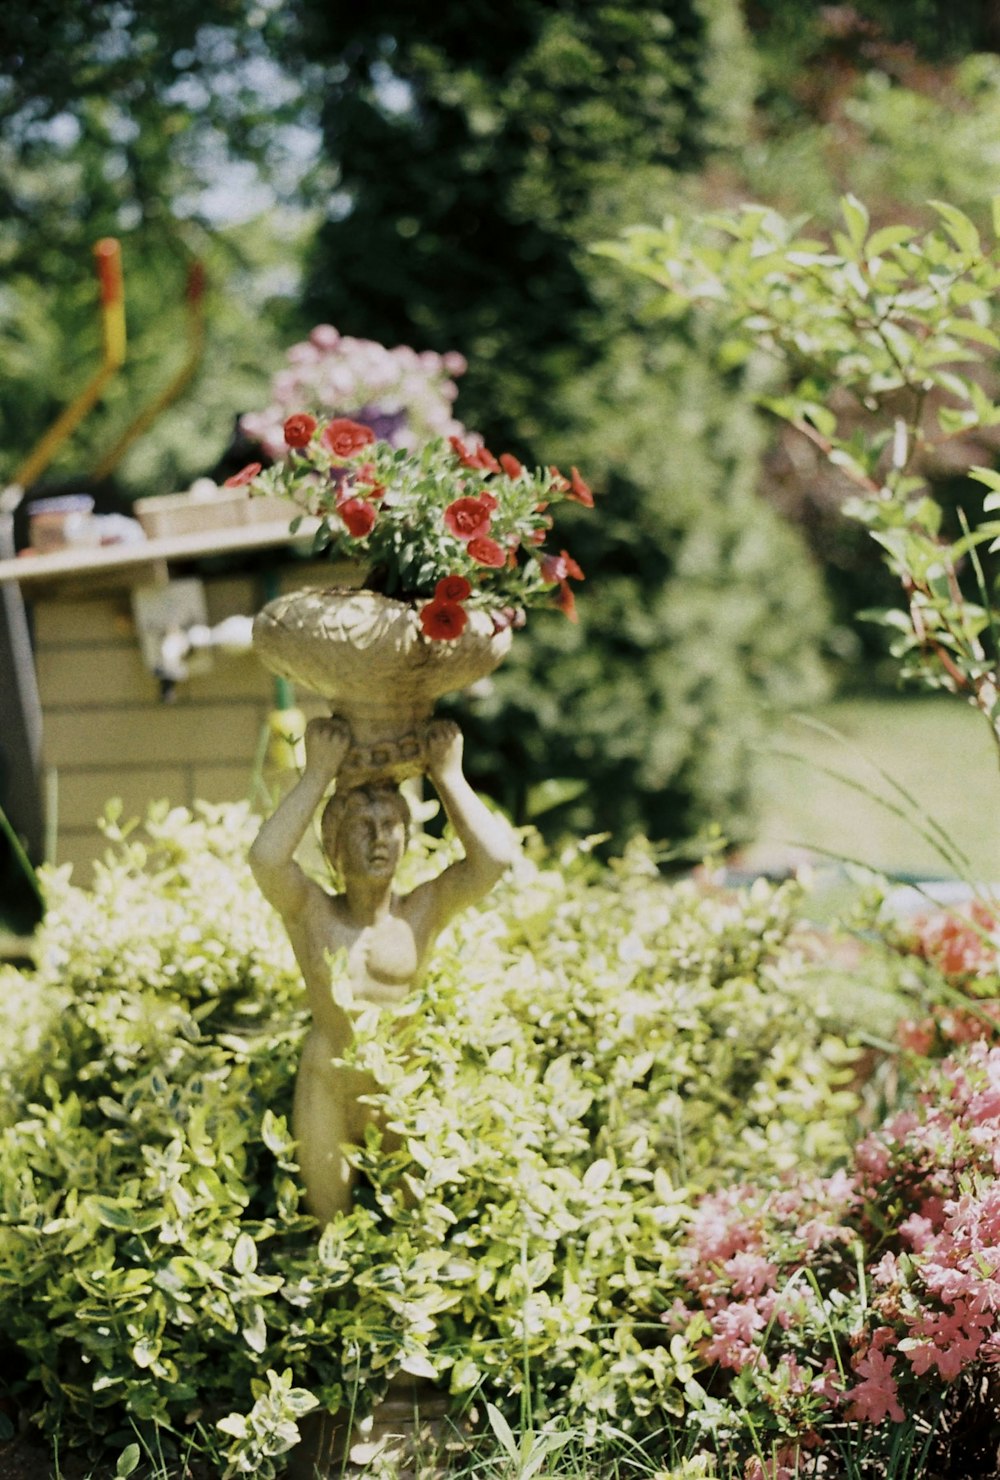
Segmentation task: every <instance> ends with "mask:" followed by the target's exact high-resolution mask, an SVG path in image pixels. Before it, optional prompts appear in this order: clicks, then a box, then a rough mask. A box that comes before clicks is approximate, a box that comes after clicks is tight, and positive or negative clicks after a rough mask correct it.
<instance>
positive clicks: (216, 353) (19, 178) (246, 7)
mask: <svg viewBox="0 0 1000 1480" xmlns="http://www.w3.org/2000/svg"><path fill="white" fill-rule="evenodd" d="M279 21H280V9H279V10H278V11H277V12H276V11H275V10H274V8H273V7H270V8H269V7H266V6H262V5H256V4H253V3H249V0H205V3H202V0H198V3H195V0H170V3H166V0H150V3H145V0H144V3H142V4H141V5H140V4H129V3H123V0H93V3H89V0H88V3H82V0H52V3H41V4H39V5H33V6H4V7H2V8H0V58H2V61H0V209H2V213H3V218H4V223H5V224H4V230H3V233H2V235H0V268H2V277H3V284H2V287H0V357H2V361H3V368H4V375H3V388H2V391H0V448H2V452H0V458H2V465H0V476H6V477H9V476H11V474H12V473H13V471H14V469H15V468H16V466H17V464H18V462H19V461H20V459H21V457H22V456H23V455H24V454H25V453H26V452H27V451H28V450H29V448H30V447H31V445H32V444H33V443H34V441H35V440H36V439H37V437H38V436H39V435H40V434H41V432H42V431H43V430H44V429H45V428H46V427H47V426H48V425H49V424H50V423H51V421H52V420H53V419H54V417H55V415H56V414H57V412H58V410H59V409H60V408H61V407H62V406H63V405H65V403H66V402H67V401H68V400H69V399H70V398H71V396H72V395H73V393H74V392H75V391H76V390H77V389H79V387H80V386H81V385H83V384H84V383H85V382H86V380H87V378H88V376H89V374H90V372H91V370H92V369H93V368H94V367H95V365H96V362H97V360H98V358H99V354H100V331H99V323H98V315H97V291H96V285H95V283H94V279H93V271H92V265H91V247H92V244H93V243H94V242H95V241H96V240H97V239H98V238H100V237H103V236H117V237H119V238H120V239H121V241H122V247H123V259H124V266H125V276H126V299H127V318H128V328H129V336H130V355H129V362H128V365H127V367H126V370H125V372H124V373H123V375H122V376H120V377H119V378H117V379H116V380H115V381H113V382H112V383H111V385H110V387H109V389H108V391H107V393H106V395H105V397H104V398H103V401H102V404H101V406H100V408H99V409H98V410H97V412H95V414H94V415H93V416H92V417H90V418H88V419H87V421H86V422H85V423H84V425H83V426H82V427H81V428H80V430H79V432H78V433H77V434H76V435H75V437H74V439H73V441H72V443H71V444H70V445H69V446H67V448H66V449H65V451H64V453H63V454H62V456H61V458H60V461H59V463H58V464H57V465H56V467H55V469H54V471H55V472H56V473H57V474H62V475H66V474H68V473H73V474H75V475H81V474H84V473H85V472H86V470H87V469H88V467H89V466H90V465H91V464H92V463H93V462H94V461H95V460H96V459H97V458H98V456H99V455H100V452H101V451H102V450H104V449H105V448H107V447H108V446H109V445H111V444H112V443H113V442H114V441H115V440H116V436H117V433H118V431H120V430H121V428H122V426H123V425H124V424H125V423H126V422H127V421H128V419H129V417H130V415H131V414H132V413H133V411H134V409H135V407H136V405H137V404H142V402H143V401H144V400H146V399H149V397H150V396H151V395H152V394H153V393H154V392H155V390H156V389H157V388H158V387H159V386H162V385H163V384H164V383H165V382H166V381H167V380H168V379H169V378H170V374H171V372H172V371H173V370H174V369H176V368H177V365H178V363H179V359H180V358H181V357H182V354H181V350H182V346H183V339H184V327H183V325H184V294H185V280H186V275H187V269H188V265H189V263H190V261H191V260H192V258H194V257H197V258H199V259H201V260H204V261H205V262H206V265H207V267H208V271H209V278H210V280H213V279H214V280H215V282H216V284H218V285H221V284H222V283H223V282H224V283H225V286H226V292H225V295H223V294H222V293H218V294H216V296H215V297H214V299H213V301H212V304H211V313H210V316H209V345H208V354H209V356H210V357H211V359H212V360H213V361H214V366H215V368H214V372H213V376H212V378H211V379H208V378H207V377H206V379H205V380H204V381H203V382H202V385H201V386H200V388H199V389H200V396H201V399H199V400H198V401H197V402H195V403H193V404H192V403H191V402H189V404H188V406H187V408H186V415H185V420H184V423H183V424H180V423H177V424H175V425H174V427H173V428H171V426H170V422H169V420H168V422H167V423H165V424H161V425H160V426H159V427H158V428H157V429H156V432H155V434H154V438H153V445H154V446H155V448H156V452H155V454H154V455H152V456H151V455H150V448H149V446H147V447H146V448H140V449H138V451H137V461H136V462H135V463H134V464H133V465H132V469H131V471H132V476H133V481H134V482H136V483H137V484H138V487H139V488H140V489H141V490H142V491H152V488H151V487H150V486H149V480H153V482H154V483H155V482H156V481H157V480H158V481H159V486H160V488H161V489H162V487H163V482H164V481H165V480H167V479H169V480H175V479H178V478H183V477H184V476H185V475H187V476H191V475H193V474H194V473H197V472H198V471H201V470H203V469H204V467H205V466H206V463H210V462H211V461H212V460H214V457H216V456H218V453H219V451H220V450H221V448H222V447H223V446H224V445H225V443H226V441H227V440H228V436H229V432H230V429H231V427H232V420H233V416H234V414H235V412H237V411H239V410H240V409H242V405H241V400H240V399H238V398H240V397H242V398H249V397H252V396H253V395H256V394H259V387H260V386H262V385H263V384H265V383H266V378H267V373H268V371H269V368H270V365H269V363H267V362H268V361H269V360H270V358H271V357H272V356H273V355H274V354H276V353H277V352H278V345H279V343H280V337H279V336H278V335H277V334H274V333H270V334H269V325H268V317H269V313H268V310H269V306H270V302H271V299H272V298H274V297H277V298H278V299H279V300H282V299H283V293H278V294H277V295H275V294H274V293H273V291H272V289H271V287H269V283H272V282H273V274H274V269H275V268H276V267H277V266H278V263H279V261H280V256H281V255H282V253H284V254H285V255H287V254H288V253H291V254H293V255H297V251H298V247H297V237H300V236H301V234H302V225H301V222H300V220H299V218H298V217H293V219H292V220H291V221H286V222H285V223H284V224H283V225H282V226H281V227H280V228H279V229H277V230H271V231H269V232H268V233H266V234H262V232H261V229H260V228H259V227H255V228H254V229H253V230H250V231H247V232H241V233H239V234H236V233H233V232H231V231H230V232H219V231H218V230H216V229H215V226H214V221H213V193H214V194H215V195H217V194H218V193H219V192H225V194H226V196H227V198H228V200H229V202H230V205H231V208H237V209H239V208H242V213H243V214H247V215H250V214H253V213H254V212H255V211H257V212H259V211H260V210H262V209H263V207H264V206H265V205H268V204H273V202H275V201H281V200H282V199H283V198H284V199H285V200H286V201H291V200H292V199H293V197H295V195H296V193H297V192H298V191H299V190H300V189H301V187H302V185H303V183H304V175H305V173H307V168H308V161H307V162H305V163H304V162H303V160H302V159H301V158H299V157H298V156H297V152H296V151H297V146H298V147H300V146H301V145H302V141H303V137H304V136H305V135H306V134H308V133H309V127H310V122H311V116H310V114H309V110H308V103H307V100H306V98H305V96H304V94H303V90H302V85H301V82H300V80H299V79H297V78H294V77H293V76H292V75H291V74H289V73H286V72H285V71H284V70H283V69H282V67H281V65H280V63H279V61H278V60H277V59H276V54H275V47H276V45H277V42H278V36H277V34H276V33H277V28H278V25H279ZM265 182H266V186H267V189H266V190H264V189H263V185H264V183H265ZM241 195H242V196H245V199H244V200H242V201H241V199H240V198H241ZM284 276H285V278H286V279H287V278H288V273H287V271H286V272H285V274H284ZM288 286H291V287H292V288H293V289H294V287H295V286H296V279H295V276H294V274H293V275H292V277H291V282H290V284H288V285H286V287H285V289H284V292H287V287H288ZM284 307H285V303H284V302H283V301H281V302H279V303H278V304H277V305H276V311H275V313H274V315H273V317H274V318H275V319H276V320H277V322H279V323H280V321H281V314H280V310H281V309H282V308H284ZM258 360H259V361H261V362H262V363H260V364H259V366H258V364H257V361H258ZM220 366H221V367H224V368H223V373H222V376H220V374H219V367H220ZM222 380H225V382H226V383H225V388H224V390H223V387H222V385H221V384H220V381H222ZM220 391H221V392H222V393H221V394H220V393H219V392H220ZM206 444H209V445H212V447H213V453H212V455H211V456H206ZM144 483H145V484H146V486H145V488H143V485H144ZM168 486H169V484H168Z"/></svg>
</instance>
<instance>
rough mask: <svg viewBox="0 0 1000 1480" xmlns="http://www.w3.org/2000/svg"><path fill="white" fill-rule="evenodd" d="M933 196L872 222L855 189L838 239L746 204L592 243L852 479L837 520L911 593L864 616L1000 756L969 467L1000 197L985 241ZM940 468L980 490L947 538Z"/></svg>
mask: <svg viewBox="0 0 1000 1480" xmlns="http://www.w3.org/2000/svg"><path fill="white" fill-rule="evenodd" d="M929 204H930V207H931V209H932V210H933V212H934V215H935V217H936V222H935V224H934V225H933V226H932V227H931V228H930V229H925V230H921V229H919V228H918V227H916V226H914V225H911V224H908V223H894V224H888V225H884V226H880V227H878V228H877V229H874V230H873V229H872V228H871V222H870V219H869V213H868V210H867V208H866V207H865V206H864V205H863V203H862V202H861V201H859V200H857V199H856V198H854V197H852V196H847V197H845V199H844V200H843V201H842V203H841V208H842V215H843V228H842V229H841V230H839V231H835V232H834V233H833V235H832V239H830V240H827V239H825V238H823V237H820V236H814V235H806V234H804V233H803V229H802V223H801V222H798V221H791V220H788V219H786V218H784V217H783V216H781V215H779V214H778V213H777V212H775V211H772V210H769V209H766V208H764V207H761V206H746V207H744V208H743V209H742V210H741V211H739V212H737V213H733V214H731V215H726V216H709V217H705V218H703V219H702V220H701V221H700V222H698V223H696V224H695V225H694V226H693V227H689V226H687V225H682V224H681V223H680V222H679V221H677V220H671V221H668V222H667V223H666V224H665V225H664V226H663V227H662V228H660V229H653V228H646V227H643V228H639V229H637V230H635V231H633V232H631V233H630V234H629V235H628V237H627V239H626V240H625V241H623V242H619V243H608V244H605V245H604V246H603V247H602V248H601V250H602V251H604V252H605V253H606V254H607V255H608V256H611V257H613V258H615V259H616V260H618V261H619V262H622V263H624V264H625V265H626V266H628V267H630V268H632V269H634V270H635V271H638V272H639V273H641V274H643V275H644V276H646V277H648V278H652V279H653V280H654V281H656V282H657V283H659V284H660V285H661V286H662V288H663V290H664V295H663V299H662V307H663V311H664V313H665V315H666V316H667V317H668V318H670V317H676V316H684V315H685V314H688V313H691V312H696V313H699V314H703V315H705V316H707V318H708V319H709V321H710V322H711V324H712V325H713V327H714V331H715V346H716V353H717V355H718V356H719V358H720V360H721V361H722V362H723V363H724V364H726V365H728V366H730V367H738V366H747V367H752V366H756V368H757V371H758V372H761V373H756V375H755V374H754V373H751V375H750V378H751V379H754V378H756V381H757V384H758V394H759V397H760V399H761V400H762V402H763V404H764V405H765V406H767V407H768V408H769V409H770V410H771V411H772V412H773V413H774V414H775V415H777V416H778V417H780V418H781V419H782V420H784V421H786V422H787V423H788V424H789V425H791V426H793V427H794V428H796V429H797V430H798V432H799V433H800V434H801V435H802V436H803V437H805V438H807V439H808V440H809V442H810V443H811V444H812V445H813V446H814V447H815V448H817V449H818V450H819V452H820V453H821V454H822V455H823V456H824V457H826V458H828V459H829V461H830V462H831V463H832V464H833V465H834V466H835V467H836V468H838V469H839V470H840V471H841V473H842V474H844V475H845V476H846V478H847V479H849V480H850V482H851V483H853V485H854V488H855V494H854V496H853V498H852V499H851V500H850V501H849V502H848V504H847V505H846V508H845V512H846V513H848V514H849V515H850V516H851V517H853V518H856V519H858V520H860V521H861V523H862V524H864V525H865V526H866V527H867V529H868V530H869V531H870V533H871V535H872V537H873V539H875V540H876V542H877V543H878V544H879V545H880V546H881V547H882V550H883V551H884V554H885V559H886V561H887V563H888V565H889V567H890V569H891V570H892V572H893V573H894V574H895V576H896V577H897V578H898V580H899V584H900V587H901V589H902V594H903V598H904V604H903V607H902V608H901V609H893V610H888V611H880V612H870V613H864V614H862V615H866V616H870V617H873V618H874V619H876V620H878V621H880V622H882V623H883V624H885V625H886V626H887V627H888V628H889V629H890V631H891V633H892V636H893V644H892V650H893V652H894V654H895V655H896V656H897V657H898V658H899V659H900V660H901V662H902V668H903V674H904V676H907V677H914V678H917V679H919V680H920V681H921V682H922V683H924V684H926V685H928V686H930V687H932V688H939V689H945V690H947V691H949V692H952V693H956V694H959V695H961V696H962V697H963V698H965V699H967V700H968V701H969V702H970V703H972V704H973V705H974V706H975V707H976V708H977V709H979V710H980V711H981V713H982V714H983V715H984V716H985V718H986V720H987V722H988V723H989V725H990V727H991V730H992V733H993V736H994V739H995V741H996V743H997V744H998V746H1000V689H998V661H1000V647H998V641H997V634H998V625H997V617H996V611H995V604H994V601H993V598H992V595H991V592H990V589H989V585H988V581H987V575H986V573H985V571H984V567H983V563H982V560H981V557H980V553H979V552H980V549H981V547H982V546H983V545H987V544H988V545H989V549H990V551H991V552H992V551H994V550H996V549H997V548H998V545H1000V521H998V520H997V519H996V517H995V514H996V510H997V508H1000V474H998V473H996V472H995V471H994V470H993V469H991V468H989V467H983V466H978V463H979V462H980V460H981V459H982V457H983V455H984V451H985V450H986V449H988V447H989V446H990V445H992V444H991V441H990V437H991V433H993V432H994V431H995V428H996V427H997V426H1000V402H998V400H997V380H996V359H997V353H998V351H1000V324H998V316H997V301H998V289H1000V197H997V198H996V199H995V200H994V202H993V216H992V232H991V234H990V235H989V237H987V238H985V239H984V237H983V236H982V234H981V233H980V231H979V229H978V228H977V226H976V225H975V223H974V222H973V221H972V220H971V219H970V217H968V216H967V215H965V213H964V212H962V211H961V210H959V209H958V208H957V207H956V206H954V205H951V204H949V203H947V202H943V201H932V202H930V203H929ZM762 367H764V368H763V370H762ZM942 466H943V467H947V469H948V470H949V472H950V473H952V474H954V473H955V472H957V471H960V470H967V471H969V472H970V474H971V476H972V477H973V478H974V479H977V480H978V481H979V482H980V483H982V484H984V485H985V486H986V488H987V489H988V490H989V491H988V493H987V495H986V496H985V498H984V499H983V502H982V506H981V512H980V511H978V510H977V511H975V512H974V514H973V515H972V516H971V517H970V516H969V515H968V514H967V513H966V512H965V511H964V510H960V511H959V524H958V526H957V527H955V528H949V524H948V520H947V519H946V517H945V510H944V508H943V506H942V503H941V501H940V500H939V499H938V498H937V497H935V495H934V492H933V488H932V485H931V481H930V479H931V475H932V474H933V473H934V472H935V470H937V469H940V468H941V467H942ZM983 515H985V516H986V517H983ZM991 516H992V517H991Z"/></svg>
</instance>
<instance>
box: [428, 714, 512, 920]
mask: <svg viewBox="0 0 1000 1480" xmlns="http://www.w3.org/2000/svg"><path fill="white" fill-rule="evenodd" d="M424 747H425V756H426V763H427V775H428V777H429V778H430V780H431V781H432V782H433V784H434V787H435V790H436V791H437V794H438V796H439V797H440V798H441V801H442V804H443V806H444V810H445V813H446V814H447V817H448V821H449V822H450V823H451V825H452V827H453V828H454V829H455V833H456V835H457V836H458V839H459V841H460V843H461V844H462V848H463V849H464V853H465V856H464V858H461V859H459V860H458V862H457V863H453V864H452V865H451V866H450V867H449V868H446V869H445V870H444V872H443V873H442V874H439V875H438V877H437V878H436V879H432V880H431V881H430V882H429V883H427V884H423V885H421V886H420V888H418V889H415V890H414V892H413V895H412V896H411V898H412V901H413V906H414V908H417V907H420V906H421V905H422V904H423V903H424V901H426V906H425V907H426V909H427V912H428V916H429V919H428V929H429V931H430V933H431V938H432V939H433V937H434V936H436V935H437V934H438V933H439V932H440V931H441V930H443V929H444V927H445V925H447V923H448V921H449V920H451V919H453V917H454V916H455V915H457V914H458V913H459V911H461V910H464V909H466V908H467V907H468V906H469V905H471V904H475V903H476V901H477V900H480V899H482V898H483V897H484V895H486V894H488V893H489V892H490V890H491V889H492V888H493V886H494V884H496V883H497V881H498V880H499V879H500V877H501V876H502V875H503V873H504V872H505V871H506V870H507V869H508V868H509V867H510V865H511V864H512V863H513V861H514V857H515V854H516V847H515V843H514V838H513V836H512V834H511V829H510V826H509V824H508V823H507V822H505V821H504V819H503V818H502V817H499V816H498V815H497V814H496V813H494V812H491V811H490V809H489V808H488V807H487V806H486V804H485V803H484V802H483V801H482V800H481V799H480V798H479V797H478V796H477V795H476V793H475V792H474V791H473V790H472V787H471V786H470V785H469V783H468V781H467V780H466V778H465V773H464V771H463V770H462V732H461V730H460V729H459V728H458V725H457V724H455V722H454V721H453V720H449V719H432V720H429V721H428V723H427V726H426V728H425V731H424Z"/></svg>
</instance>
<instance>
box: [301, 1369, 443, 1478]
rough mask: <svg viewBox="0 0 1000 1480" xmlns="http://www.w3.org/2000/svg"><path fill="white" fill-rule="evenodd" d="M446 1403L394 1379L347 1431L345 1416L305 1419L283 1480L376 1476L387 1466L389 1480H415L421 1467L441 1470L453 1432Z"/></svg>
mask: <svg viewBox="0 0 1000 1480" xmlns="http://www.w3.org/2000/svg"><path fill="white" fill-rule="evenodd" d="M446 1415H447V1399H446V1398H445V1396H444V1394H443V1393H442V1392H441V1391H440V1390H439V1389H438V1388H435V1387H434V1386H433V1385H432V1384H430V1383H428V1382H420V1381H415V1380H414V1379H413V1378H410V1377H406V1376H403V1375H401V1376H399V1377H396V1378H394V1379H393V1381H392V1382H391V1383H390V1384H389V1391H388V1393H387V1394H386V1396H385V1398H384V1400H383V1401H382V1402H381V1403H380V1404H379V1405H378V1407H377V1408H376V1410H375V1412H374V1413H373V1414H372V1416H371V1417H370V1418H368V1419H363V1420H361V1421H360V1422H358V1423H356V1424H355V1425H354V1426H353V1428H351V1427H350V1426H349V1421H348V1418H347V1415H346V1414H333V1415H331V1414H328V1413H323V1414H311V1415H310V1416H309V1417H308V1418H305V1419H303V1420H302V1421H301V1423H300V1425H299V1427H300V1430H301V1433H302V1442H301V1444H298V1445H297V1446H296V1448H295V1449H294V1450H293V1452H292V1456H291V1463H290V1464H289V1466H288V1468H287V1470H286V1471H285V1477H286V1480H332V1477H334V1476H337V1477H339V1476H351V1475H353V1476H357V1477H361V1476H364V1475H374V1474H375V1473H376V1472H377V1473H378V1474H379V1475H382V1474H384V1473H386V1467H387V1466H391V1467H392V1468H391V1473H392V1475H393V1476H394V1480H417V1476H418V1474H420V1473H426V1471H427V1466H428V1465H433V1466H434V1468H435V1469H437V1468H438V1467H440V1469H441V1471H442V1473H443V1472H444V1470H445V1468H446V1466H447V1458H446V1448H448V1447H450V1441H452V1440H454V1439H455V1434H456V1431H455V1429H454V1427H453V1425H452V1424H451V1422H450V1421H449V1420H448V1418H447V1416H446Z"/></svg>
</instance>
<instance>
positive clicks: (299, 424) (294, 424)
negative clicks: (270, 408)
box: [284, 411, 319, 447]
mask: <svg viewBox="0 0 1000 1480" xmlns="http://www.w3.org/2000/svg"><path fill="white" fill-rule="evenodd" d="M318 426H319V422H318V421H317V420H316V418H315V416H310V415H309V413H308V411H297V412H296V413H295V415H294V416H290V417H289V418H288V420H287V421H286V422H285V426H284V433H285V443H286V445H287V446H289V447H308V445H309V443H310V441H311V440H312V434H313V432H314V431H315V430H316V428H317V427H318Z"/></svg>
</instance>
